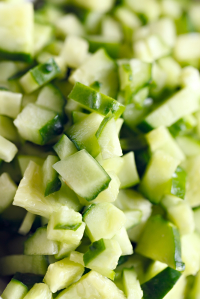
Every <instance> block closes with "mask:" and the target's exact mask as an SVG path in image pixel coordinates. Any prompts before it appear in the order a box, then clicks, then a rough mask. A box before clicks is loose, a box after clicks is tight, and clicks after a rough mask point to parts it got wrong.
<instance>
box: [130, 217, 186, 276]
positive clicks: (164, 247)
mask: <svg viewBox="0 0 200 299" xmlns="http://www.w3.org/2000/svg"><path fill="white" fill-rule="evenodd" d="M154 244H157V245H156V247H155V246H154ZM136 252H137V253H139V254H141V255H144V256H146V257H149V258H151V259H154V260H158V261H160V262H162V263H166V264H167V265H168V266H169V267H171V268H173V269H176V270H178V271H182V270H184V267H185V265H184V263H183V262H182V259H181V241H180V235H179V232H178V230H177V228H176V227H175V226H174V225H173V224H172V223H170V222H168V221H166V220H164V219H163V218H162V217H161V216H160V215H156V216H152V217H151V218H149V220H148V221H147V223H146V226H145V228H144V231H143V233H142V235H141V237H140V239H139V241H138V244H137V247H136Z"/></svg>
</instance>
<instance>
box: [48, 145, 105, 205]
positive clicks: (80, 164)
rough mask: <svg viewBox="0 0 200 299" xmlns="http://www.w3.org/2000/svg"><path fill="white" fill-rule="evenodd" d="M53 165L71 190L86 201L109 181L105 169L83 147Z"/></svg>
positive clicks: (94, 195) (103, 188) (95, 195)
mask: <svg viewBox="0 0 200 299" xmlns="http://www.w3.org/2000/svg"><path fill="white" fill-rule="evenodd" d="M53 167H54V169H55V170H56V171H57V172H58V173H59V174H60V175H61V176H62V177H63V180H64V181H65V182H66V184H67V185H69V187H70V188H71V189H72V190H74V191H75V192H76V193H77V194H78V195H79V196H81V197H83V198H85V199H86V200H88V201H91V200H93V199H95V198H96V197H97V195H98V194H99V193H100V192H101V191H103V190H105V189H106V188H107V187H108V185H109V183H110V181H111V178H110V177H109V175H108V174H107V173H106V171H105V170H104V169H103V168H102V167H101V166H100V164H99V163H98V162H97V161H96V160H95V159H94V158H93V157H92V156H91V155H90V154H89V153H88V152H87V151H86V150H84V149H83V150H81V151H79V152H77V153H75V154H73V155H71V156H69V157H67V158H66V159H65V160H63V161H60V162H57V163H56V164H54V166H53Z"/></svg>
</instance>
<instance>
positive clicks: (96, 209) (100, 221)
mask: <svg viewBox="0 0 200 299" xmlns="http://www.w3.org/2000/svg"><path fill="white" fill-rule="evenodd" d="M83 221H84V222H85V223H86V233H87V235H88V236H89V238H90V240H91V241H92V242H94V241H98V240H100V239H101V238H104V239H110V238H112V237H113V236H114V235H115V234H116V233H117V232H118V231H119V230H120V229H121V228H122V226H123V225H124V224H125V216H124V214H123V212H122V211H120V210H119V209H118V208H116V207H115V206H113V205H112V204H111V203H107V202H104V203H99V204H92V205H91V206H89V207H88V209H87V210H86V211H85V213H84V214H83Z"/></svg>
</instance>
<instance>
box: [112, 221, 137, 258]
mask: <svg viewBox="0 0 200 299" xmlns="http://www.w3.org/2000/svg"><path fill="white" fill-rule="evenodd" d="M112 240H115V241H117V242H118V243H119V246H120V248H121V251H122V253H121V255H122V256H123V255H131V254H133V246H132V244H131V242H130V240H129V237H128V234H127V231H126V228H125V227H122V228H121V229H120V230H119V231H118V232H117V233H116V235H115V236H114V237H113V238H112Z"/></svg>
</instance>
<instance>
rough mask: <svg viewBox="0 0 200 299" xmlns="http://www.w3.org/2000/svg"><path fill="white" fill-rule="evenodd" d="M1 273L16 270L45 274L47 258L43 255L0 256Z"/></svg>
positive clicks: (5, 273) (14, 271)
mask: <svg viewBox="0 0 200 299" xmlns="http://www.w3.org/2000/svg"><path fill="white" fill-rule="evenodd" d="M0 267H1V275H3V276H7V275H13V274H15V273H16V272H21V273H32V274H39V275H45V273H46V270H47V260H46V258H45V257H44V256H39V255H37V256H29V255H8V256H4V257H1V258H0Z"/></svg>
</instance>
